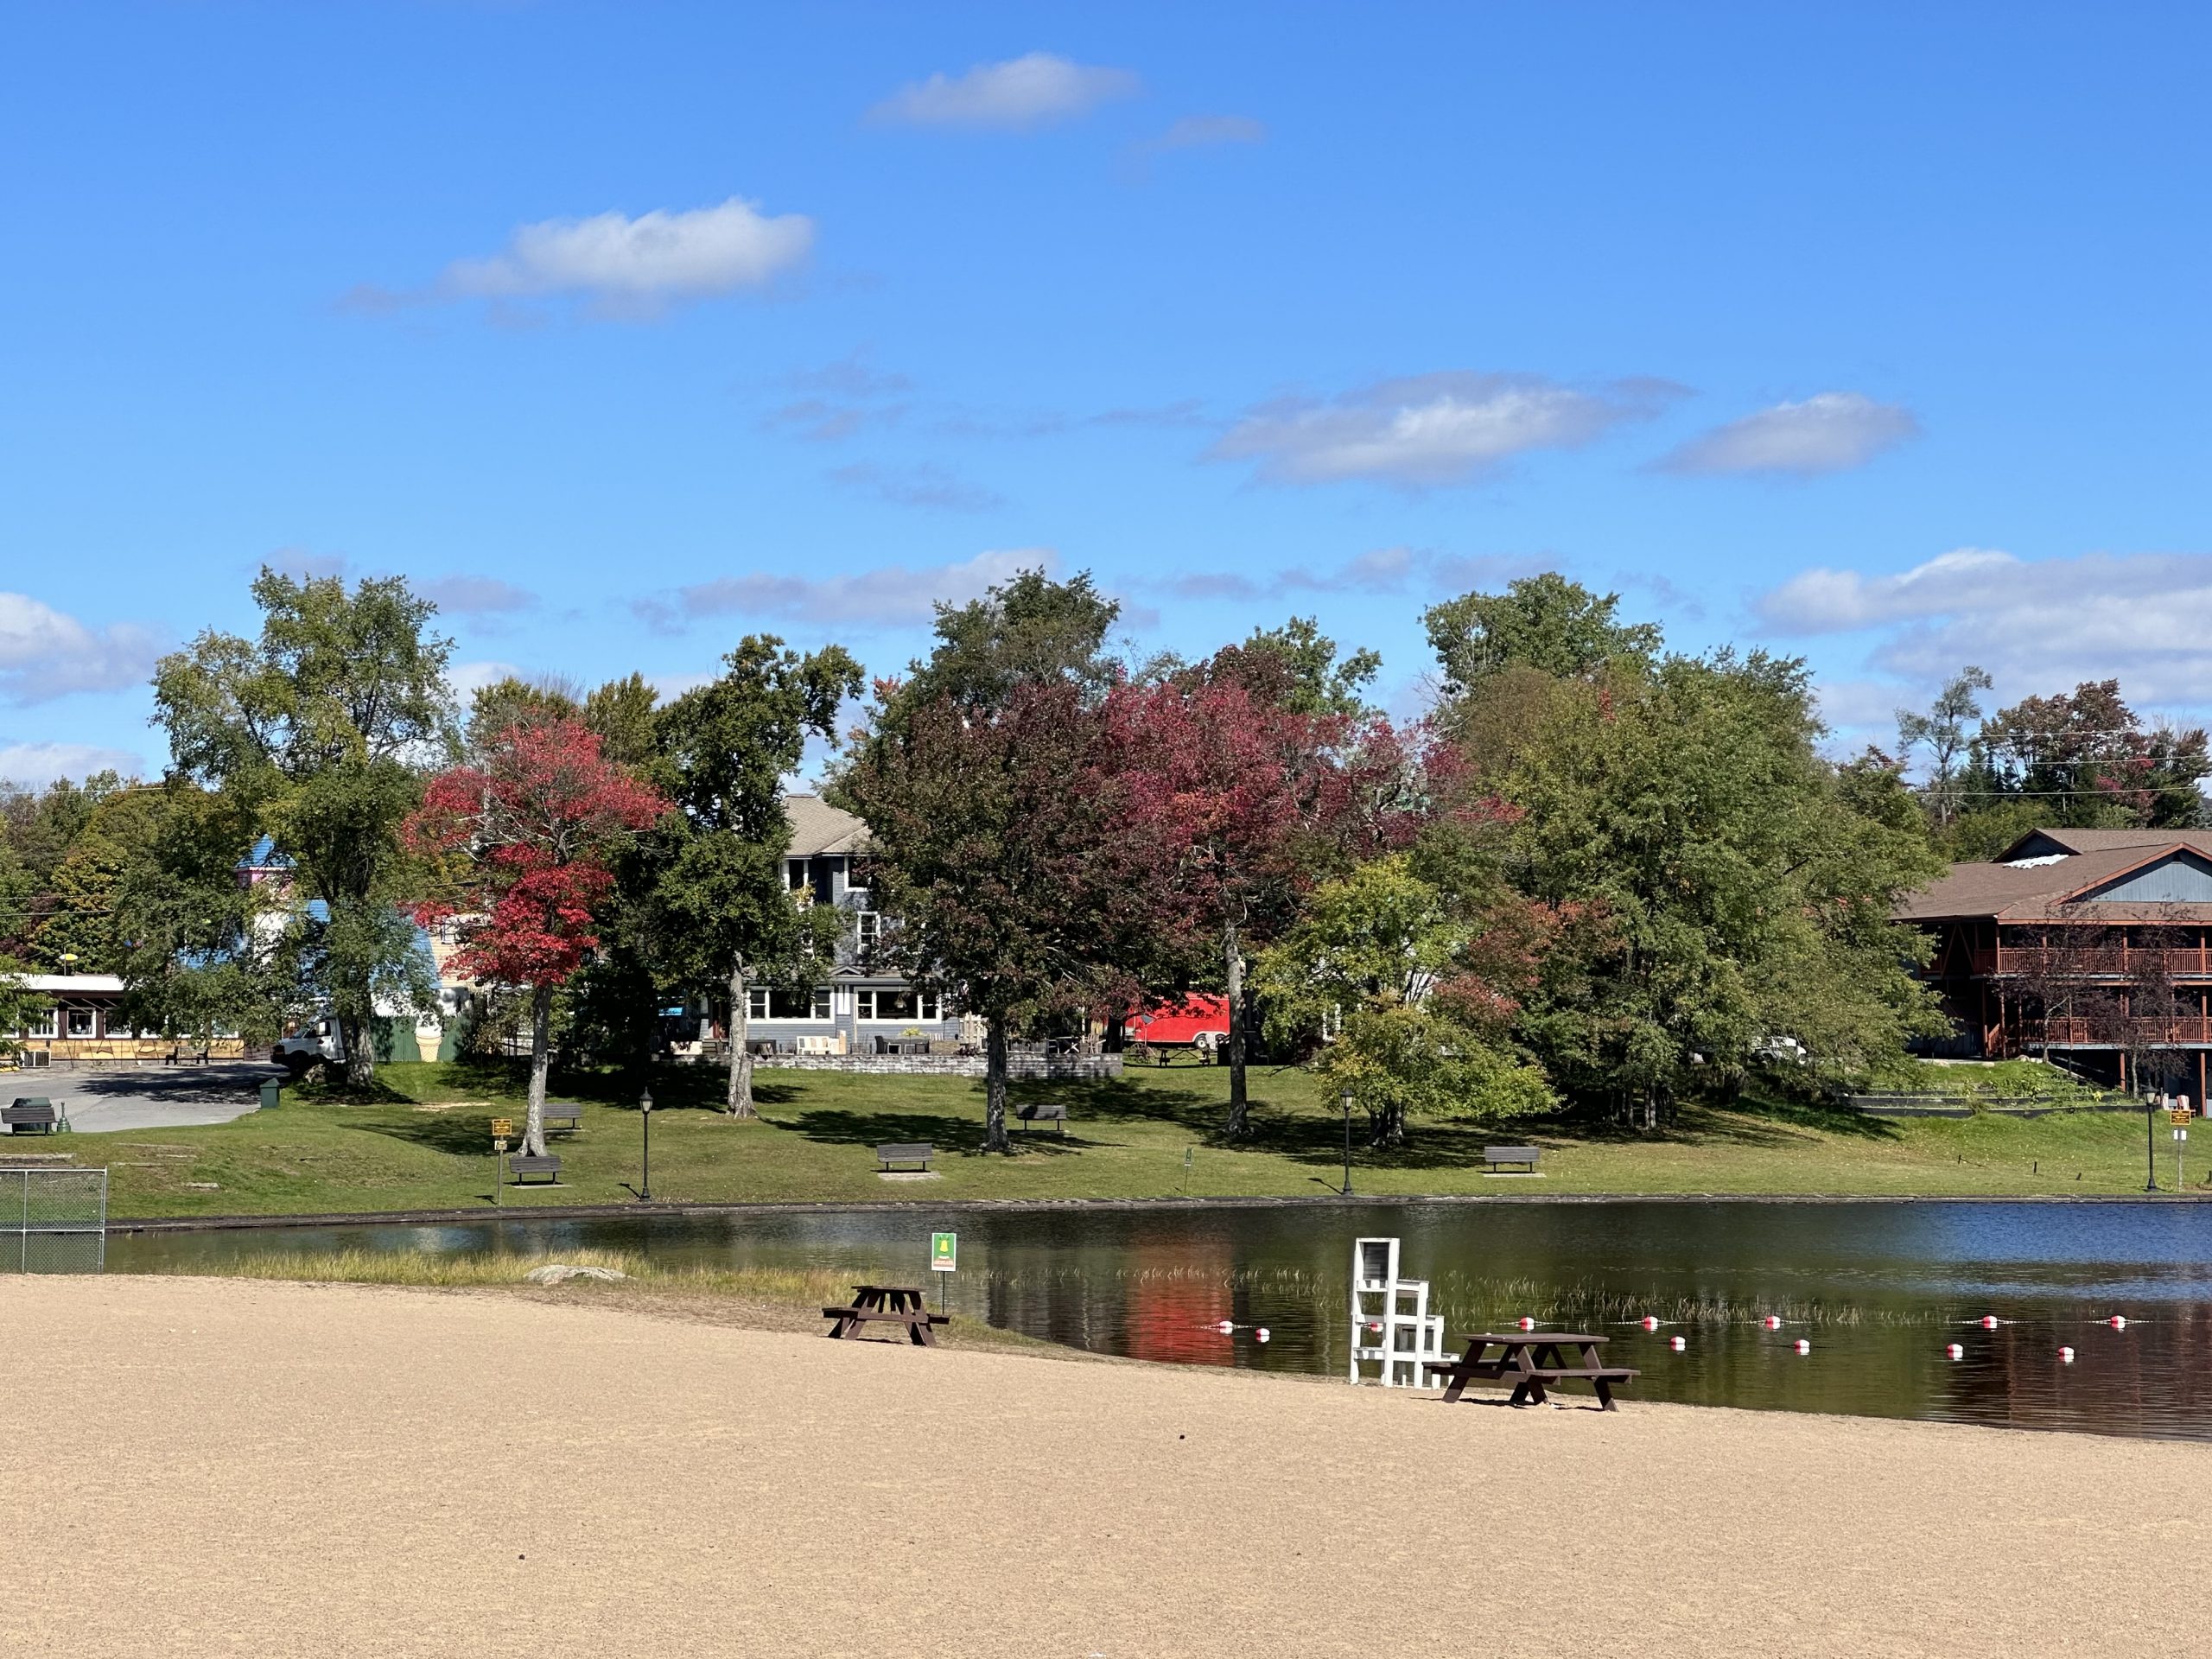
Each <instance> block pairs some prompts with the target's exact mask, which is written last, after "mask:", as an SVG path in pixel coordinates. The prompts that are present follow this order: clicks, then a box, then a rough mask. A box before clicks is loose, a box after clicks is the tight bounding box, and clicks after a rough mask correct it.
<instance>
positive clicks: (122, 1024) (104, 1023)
mask: <svg viewBox="0 0 2212 1659" xmlns="http://www.w3.org/2000/svg"><path fill="white" fill-rule="evenodd" d="M137 1034H138V1033H137V1029H136V1028H135V1027H133V1026H132V1025H131V1024H130V1021H129V1020H125V1019H124V1017H123V1015H122V1014H119V1013H118V1012H117V1011H116V1010H115V1009H113V1008H110V1009H109V1010H108V1011H107V1012H106V1013H105V1014H102V1015H101V1016H100V1035H101V1036H103V1037H136V1036H137Z"/></svg>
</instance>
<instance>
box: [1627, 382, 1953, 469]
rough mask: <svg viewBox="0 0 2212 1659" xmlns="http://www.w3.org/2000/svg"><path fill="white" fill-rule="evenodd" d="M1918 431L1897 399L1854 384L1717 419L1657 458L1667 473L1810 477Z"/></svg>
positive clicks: (1861, 462) (1847, 465)
mask: <svg viewBox="0 0 2212 1659" xmlns="http://www.w3.org/2000/svg"><path fill="white" fill-rule="evenodd" d="M1919 435H1920V423H1919V422H1918V421H1916V420H1915V419H1914V418H1913V414H1912V411H1911V410H1909V409H1906V408H1905V407H1904V406H1903V405H1902V404H1878V403H1876V402H1875V401H1874V400H1873V399H1872V398H1871V397H1866V396H1864V395H1863V394H1861V393H1859V392H1856V391H1823V392H1819V393H1816V394H1815V396H1813V397H1808V398H1806V399H1805V400H1804V401H1803V402H1802V403H1796V404H1776V405H1775V406H1774V407H1773V408H1772V409H1763V410H1759V412H1758V414H1756V415H1746V416H1745V417H1744V418H1743V419H1742V420H1740V421H1731V422H1730V423H1728V424H1727V425H1726V426H1717V427H1715V428H1713V430H1712V431H1710V432H1707V433H1706V434H1704V435H1702V436H1700V437H1695V438H1693V439H1691V440H1690V441H1689V442H1688V443H1686V444H1684V445H1682V446H1681V448H1679V449H1677V450H1675V452H1674V453H1673V454H1670V455H1669V456H1667V457H1666V459H1665V460H1663V461H1661V462H1660V463H1659V464H1660V466H1661V467H1662V468H1663V469H1664V470H1665V471H1668V472H1670V473H1793V474H1797V475H1798V476H1800V477H1809V476H1811V475H1813V474H1818V473H1841V472H1847V471H1849V470H1850V469H1851V468H1852V467H1864V466H1865V465H1866V463H1867V462H1868V461H1872V460H1873V459H1874V457H1875V456H1877V455H1878V454H1881V453H1882V452H1883V451H1884V450H1885V449H1894V448H1896V447H1897V445H1898V444H1901V443H1903V442H1906V441H1907V440H1908V439H1910V438H1916V437H1918V436H1919Z"/></svg>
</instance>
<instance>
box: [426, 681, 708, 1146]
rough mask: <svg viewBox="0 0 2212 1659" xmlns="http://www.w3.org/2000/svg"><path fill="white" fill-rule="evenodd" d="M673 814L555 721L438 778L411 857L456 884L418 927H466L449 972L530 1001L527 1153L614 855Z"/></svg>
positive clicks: (538, 1135) (538, 1137) (503, 740)
mask: <svg viewBox="0 0 2212 1659" xmlns="http://www.w3.org/2000/svg"><path fill="white" fill-rule="evenodd" d="M667 810H669V804H668V803H667V802H666V801H665V800H664V799H663V798H661V797H660V796H659V795H658V794H657V793H656V792H655V791H653V790H652V789H651V788H649V787H648V786H646V785H645V784H642V783H640V782H639V780H638V779H636V778H634V777H632V775H631V774H630V773H629V772H626V771H625V770H624V769H623V768H622V767H621V766H618V765H616V764H615V763H614V762H613V761H611V760H607V758H606V757H605V756H604V755H602V754H601V753H600V751H599V739H598V737H597V736H596V735H595V734H594V733H593V732H592V731H590V730H589V729H588V728H586V727H585V726H583V725H582V724H581V723H579V722H578V721H573V720H569V719H565V718H563V717H561V716H558V715H549V716H547V717H545V718H543V719H540V720H536V721H528V722H525V723H523V724H519V725H516V726H511V727H509V728H506V729H505V731H503V732H500V733H499V734H498V735H497V736H495V737H494V738H493V739H492V741H490V743H489V744H487V745H486V746H485V748H484V751H483V753H481V754H480V756H479V757H478V758H477V760H475V762H474V764H471V765H467V766H454V767H453V768H452V769H451V770H449V771H447V772H440V773H439V774H438V775H437V776H436V777H435V778H433V779H431V780H430V783H429V788H428V789H426V790H425V791H423V804H422V806H421V808H420V809H419V810H416V813H415V815H414V816H413V817H411V818H410V819H409V820H408V823H407V839H408V842H409V843H410V845H411V846H413V847H414V848H415V849H416V851H418V852H420V853H423V854H425V855H429V856H430V857H432V858H434V859H435V860H437V861H439V862H440V863H441V864H442V866H444V867H445V868H447V869H448V871H449V872H450V885H449V888H448V893H447V895H446V896H444V897H441V898H438V899H429V900H427V901H425V902H424V903H423V904H421V905H418V906H416V910H415V919H416V921H418V922H420V923H421V924H422V925H423V926H425V927H429V926H434V925H437V924H438V923H441V922H445V921H448V920H458V922H459V924H460V931H461V941H462V943H461V950H459V951H458V952H456V953H455V955H454V958H453V964H452V965H453V968H454V971H455V972H457V973H459V974H461V975H464V976H467V977H469V978H472V979H476V980H480V981H483V982H486V983H487V984H494V985H513V986H527V987H529V988H530V993H531V1011H530V1012H531V1018H530V1113H529V1116H528V1119H527V1121H526V1122H525V1123H524V1129H523V1141H522V1149H523V1151H524V1153H527V1154H531V1155H533V1156H537V1155H543V1153H544V1151H545V1071H546V1057H547V1050H548V1046H549V1045H548V1039H549V1037H550V1029H551V1025H552V1014H553V993H554V991H555V990H556V989H557V988H559V987H560V986H562V985H563V984H565V983H566V982H568V980H569V976H571V975H573V974H574V973H575V971H576V969H578V968H579V967H581V966H582V963H583V961H584V958H585V957H587V956H588V955H589V954H590V952H591V951H592V950H594V949H595V948H596V947H597V946H598V944H599V936H598V934H597V933H596V932H595V931H594V929H593V922H592V910H593V907H594V906H595V905H597V904H598V903H600V902H601V900H602V899H604V898H605V897H606V895H607V890H608V889H609V888H610V887H613V881H614V878H613V875H612V874H610V873H609V871H608V869H607V862H606V861H607V855H609V854H610V853H611V852H613V850H614V849H615V848H616V847H618V846H619V845H620V843H621V842H623V841H624V840H625V839H626V837H628V836H631V835H632V834H634V833H635V832H637V831H638V830H640V829H645V827H646V826H647V825H649V824H651V823H652V822H653V820H654V819H656V818H658V817H660V816H661V814H662V813H664V812H665V811H667Z"/></svg>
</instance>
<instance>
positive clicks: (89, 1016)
mask: <svg viewBox="0 0 2212 1659" xmlns="http://www.w3.org/2000/svg"><path fill="white" fill-rule="evenodd" d="M64 1012H65V1024H64V1025H63V1027H62V1029H63V1031H64V1032H65V1033H67V1035H69V1036H71V1037H90V1036H92V1035H94V1034H95V1033H94V1027H95V1025H96V1024H97V1023H98V1022H97V1018H96V1016H95V1014H94V1013H93V1011H92V1009H90V1008H69V1009H67V1010H65V1011H64Z"/></svg>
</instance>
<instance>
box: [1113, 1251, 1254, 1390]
mask: <svg viewBox="0 0 2212 1659" xmlns="http://www.w3.org/2000/svg"><path fill="white" fill-rule="evenodd" d="M1130 1255H1131V1257H1132V1260H1131V1262H1130V1263H1129V1275H1128V1286H1129V1292H1128V1309H1127V1316H1126V1317H1127V1324H1128V1352H1129V1354H1130V1356H1131V1357H1133V1358H1136V1359H1164V1360H1172V1361H1173V1362H1174V1363H1176V1364H1179V1365H1234V1364H1235V1363H1236V1338H1234V1337H1225V1336H1224V1335H1222V1333H1221V1332H1220V1331H1219V1330H1217V1328H1216V1327H1217V1326H1218V1325H1220V1323H1221V1322H1222V1321H1223V1320H1224V1319H1233V1318H1235V1317H1236V1313H1235V1306H1234V1302H1233V1300H1232V1295H1231V1292H1230V1287H1229V1276H1230V1252H1229V1248H1228V1246H1227V1245H1226V1244H1220V1245H1211V1244H1207V1243H1197V1244H1195V1245H1194V1247H1193V1248H1189V1249H1160V1248H1149V1249H1147V1248H1139V1249H1135V1250H1132V1251H1131V1252H1130Z"/></svg>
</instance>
